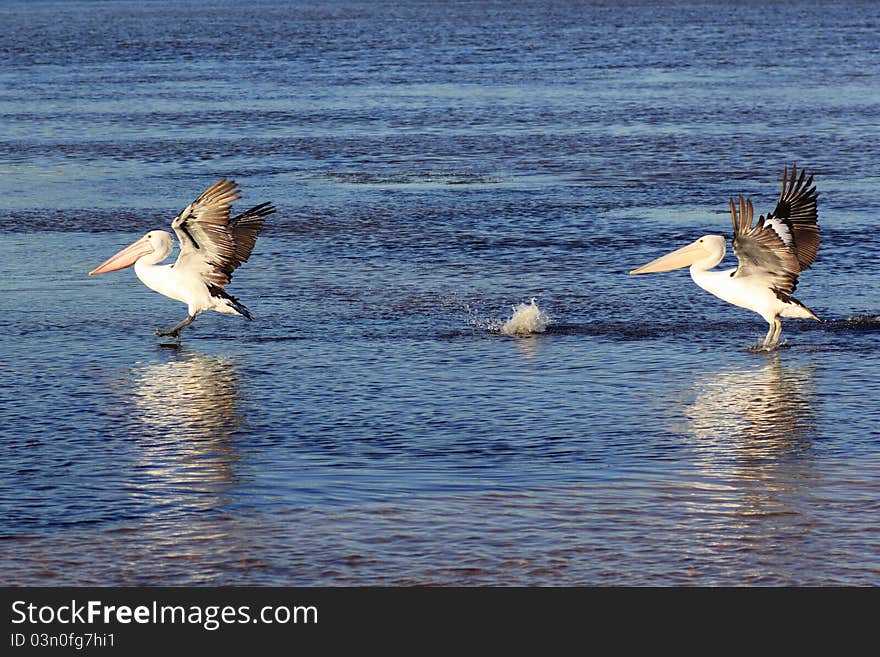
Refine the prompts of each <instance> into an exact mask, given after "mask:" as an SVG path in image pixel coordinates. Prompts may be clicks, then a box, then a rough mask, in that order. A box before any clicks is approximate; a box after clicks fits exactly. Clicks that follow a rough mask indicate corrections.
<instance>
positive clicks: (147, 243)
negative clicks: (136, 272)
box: [89, 230, 174, 276]
mask: <svg viewBox="0 0 880 657" xmlns="http://www.w3.org/2000/svg"><path fill="white" fill-rule="evenodd" d="M172 248H174V241H173V240H172V239H171V235H170V234H169V233H166V232H165V231H164V230H151V231H150V232H149V233H147V234H146V235H144V236H143V237H142V238H140V239H139V240H138V241H137V242H135V243H134V244H132V245H130V246H127V247H125V248H124V249H122V251H120V252H119V253H117V254H116V255H114V256H112V257H110V258H109V259H108V260H106V261H105V262H104V263H102V264H101V265H99V266H98V267H96V268H95V269H93V270H92V271H90V272H89V276H91V275H93V274H106V273H107V272H110V271H116V270H117V269H125V268H126V267H131V266H132V265H133V264H134V263H136V262H137V261H138V260H140V259H141V258H146V260H145V262H149V263H150V264H156V263H157V262H161V261H162V260H164V259H165V258H166V257H167V256H168V254H169V253H171V250H172Z"/></svg>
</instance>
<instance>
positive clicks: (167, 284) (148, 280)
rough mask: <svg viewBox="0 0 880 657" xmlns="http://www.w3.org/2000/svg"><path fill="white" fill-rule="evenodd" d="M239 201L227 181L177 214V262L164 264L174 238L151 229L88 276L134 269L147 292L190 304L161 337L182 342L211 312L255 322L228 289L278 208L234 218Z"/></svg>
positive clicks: (260, 207) (255, 209) (256, 209)
mask: <svg viewBox="0 0 880 657" xmlns="http://www.w3.org/2000/svg"><path fill="white" fill-rule="evenodd" d="M239 198H241V197H240V195H239V192H238V185H237V184H236V183H235V181H233V180H226V179H225V178H223V179H221V180H220V181H218V182H216V183H214V184H213V185H211V186H210V187H209V188H208V189H206V190H205V191H204V192H203V193H202V195H201V196H199V197H198V198H197V199H196V200H195V201H193V202H192V203H191V204H189V205H188V206H186V207H185V208H184V209H183V211H182V212H181V213H180V214H179V215H177V217H176V218H175V219H174V221H173V222H172V223H171V227H172V228H173V229H174V232H175V233H176V234H177V239H178V241H179V242H180V253H179V254H178V256H177V260H176V261H175V262H174V264H170V265H161V264H159V263H160V262H162V261H163V260H165V258H167V257H168V255H169V254H170V253H171V251H172V250H173V248H174V240H173V238H172V237H171V235H170V234H169V233H167V232H165V231H164V230H151V231H150V232H149V233H147V234H146V235H144V236H143V237H142V238H141V239H139V240H138V241H137V242H135V243H134V244H132V245H131V246H128V247H126V248H125V249H123V250H122V251H120V252H119V253H117V254H116V255H114V256H113V257H111V258H110V259H108V260H107V261H106V262H104V263H103V264H101V265H100V266H98V267H96V268H95V269H93V270H92V271H90V272H89V275H90V276H91V275H92V274H105V273H107V272H111V271H116V270H117V269H124V268H125V267H130V266H131V265H134V272H135V274H137V277H138V278H139V279H140V280H141V282H142V283H143V284H144V285H146V286H147V287H148V288H150V289H151V290H155V291H156V292H158V293H159V294H164V295H165V296H166V297H170V298H172V299H175V300H177V301H181V302H183V303H185V304H186V305H187V311H188V313H187V316H186V318H185V319H184V320H183V321H181V322H180V323H178V324H176V325H175V326H172V327H171V328H170V329H165V330H163V329H157V330H156V335H159V336H170V337H174V338H179V337H180V330H181V329H183V328H184V327H186V326H189V325H190V324H192V322H193V320H194V319H195V318H196V315H198V314H199V313H202V312H204V311H206V310H215V311H217V312H221V313H227V314H232V315H241V316H243V317H246V318H247V319H251V314H250V312H248V309H247V308H245V306H244V305H243V304H242V303H241V302H240V301H239V300H238V299H236V298H235V297H233V296H232V295H230V294H229V293H227V292H226V289H225V287H226V285H228V284H229V281H230V280H231V278H232V272H233V271H235V270H236V269H237V268H238V267H239V266H241V264H242V263H243V262H246V261H247V259H248V258H249V257H250V255H251V251H252V250H253V248H254V244H255V243H256V241H257V236H258V235H259V234H260V231H261V230H262V228H263V222H264V221H265V220H266V217H268V216H269V215H270V214H272V213H273V212H275V208H274V207H273V206H272V203H270V202H267V203H261V204H260V205H257V206H254V207H252V208H251V209H250V210H248V211H247V212H244V213H242V214H240V215H238V216H236V217H232V218H230V217H229V212H230V207H231V205H232V203H233V201H236V200H238V199H239Z"/></svg>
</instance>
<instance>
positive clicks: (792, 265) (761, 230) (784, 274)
mask: <svg viewBox="0 0 880 657" xmlns="http://www.w3.org/2000/svg"><path fill="white" fill-rule="evenodd" d="M812 185H813V176H810V177H809V178H806V172H805V171H801V174H800V177H798V176H797V167H796V166H792V168H791V176H790V177H789V175H788V169H785V170H784V171H783V174H782V192H781V193H780V195H779V200H778V201H777V203H776V209H775V210H774V211H773V212H772V213H770V214H768V215H767V217H766V218H765V217H764V216H763V215H762V216H761V217H760V218H759V219H758V221H757V223H756V224H755V225H754V226H752V221H753V219H754V210H753V208H752V202H751V200H744V199H743V197H742V196H740V197H739V201H738V203H734V201H733V199H731V200H730V214H731V218H732V219H733V251H734V253H735V254H736V256H737V259H738V260H739V266H738V267H736V268H733V269H725V270H716V269H714V268H715V267H716V266H717V265H718V264H719V263H720V262H721V261H722V260H723V259H724V255H725V253H726V251H727V246H726V242H725V239H724V237H722V236H721V235H704V236H703V237H701V238H700V239H698V240H697V241H695V242H693V243H691V244H689V245H687V246H684V247H682V248H680V249H678V250H676V251H673V252H672V253H668V254H666V255H665V256H661V257H660V258H657V259H656V260H653V261H651V262H649V263H648V264H646V265H643V266H641V267H638V268H637V269H633V270H632V271H631V272H630V274H650V273H655V272H664V271H670V270H673V269H680V268H682V267H688V266H689V267H690V274H691V278H692V279H693V281H694V282H695V283H696V284H697V285H699V286H700V287H701V288H703V289H704V290H706V291H707V292H710V293H711V294H714V295H715V296H716V297H718V298H719V299H722V300H724V301H726V302H728V303H731V304H733V305H735V306H739V307H741V308H748V309H749V310H752V311H754V312H756V313H758V314H759V315H761V317H763V318H764V319H765V320H766V321H767V323H768V324H770V329H769V330H768V332H767V336H766V337H765V338H764V342H763V343H762V345H761V348H762V349H765V350H767V351H770V350H773V349H775V348H777V347H778V346H779V336H780V334H781V333H782V321H781V320H780V317H794V318H801V319H815V320H817V321H818V320H819V318H818V317H816V314H815V313H814V312H813V311H812V310H810V309H809V308H807V307H806V306H805V305H804V304H802V303H801V302H800V301H798V300H797V299H795V298H794V297H793V296H791V294H792V292H794V290H795V288H796V287H797V280H798V275H799V274H800V273H801V272H802V271H803V270H805V269H809V268H810V267H811V266H812V264H813V261H814V260H815V258H816V253H817V252H818V250H819V226H818V223H817V209H816V204H817V197H818V194H817V193H816V187H815V186H812Z"/></svg>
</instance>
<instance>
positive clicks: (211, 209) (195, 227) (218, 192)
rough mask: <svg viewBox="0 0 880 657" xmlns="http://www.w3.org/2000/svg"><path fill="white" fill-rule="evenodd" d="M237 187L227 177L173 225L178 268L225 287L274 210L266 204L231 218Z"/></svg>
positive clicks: (193, 203)
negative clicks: (177, 249)
mask: <svg viewBox="0 0 880 657" xmlns="http://www.w3.org/2000/svg"><path fill="white" fill-rule="evenodd" d="M239 198H240V194H239V192H238V185H237V184H236V183H235V181H233V180H226V179H225V178H223V179H221V180H219V181H218V182H216V183H214V184H213V185H211V186H210V187H209V188H208V189H206V190H205V191H204V192H203V193H202V195H201V196H199V197H198V198H197V199H196V200H195V201H193V202H192V203H191V204H190V205H188V206H187V207H186V208H184V210H183V211H182V212H181V213H180V214H179V215H177V217H176V218H175V219H174V221H173V222H172V224H171V227H172V228H173V229H174V232H175V233H177V238H178V239H179V240H180V255H179V256H178V258H177V261H176V262H175V263H174V266H175V267H181V268H187V269H192V270H195V271H197V272H198V273H199V274H201V276H202V278H204V279H205V281H206V282H208V283H210V284H213V285H217V286H220V287H223V286H224V285H227V284H228V283H229V281H230V280H231V278H232V272H233V271H235V270H236V269H237V268H238V267H239V266H240V265H241V263H243V262H245V261H246V260H247V259H248V257H249V256H250V254H251V250H253V248H254V244H255V242H256V240H257V235H259V233H260V230H261V229H262V227H263V222H264V221H265V219H266V217H267V216H268V215H270V214H272V212H274V211H275V209H274V208H273V207H272V205H271V203H263V204H261V205H258V206H256V207H254V208H251V209H250V210H248V211H247V212H245V213H243V214H241V215H239V216H237V217H234V218H233V219H230V218H229V211H230V207H231V205H232V203H233V201H236V200H238V199H239Z"/></svg>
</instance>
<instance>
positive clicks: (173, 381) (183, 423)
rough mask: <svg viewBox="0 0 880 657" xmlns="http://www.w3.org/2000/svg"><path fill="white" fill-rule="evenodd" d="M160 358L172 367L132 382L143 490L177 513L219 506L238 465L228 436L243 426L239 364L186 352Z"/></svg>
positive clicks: (158, 367)
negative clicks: (236, 369) (237, 405)
mask: <svg viewBox="0 0 880 657" xmlns="http://www.w3.org/2000/svg"><path fill="white" fill-rule="evenodd" d="M162 353H163V355H166V356H167V360H166V362H163V363H160V364H151V365H147V366H146V367H141V368H138V369H136V370H135V372H134V373H133V376H132V379H133V381H132V383H133V401H134V406H135V409H136V412H137V416H138V417H137V420H138V422H139V423H140V432H139V435H140V438H139V446H138V450H137V454H138V457H137V458H138V460H139V463H140V467H139V468H138V470H139V472H140V476H139V477H138V480H139V482H140V486H139V487H141V488H142V489H143V490H142V492H143V494H145V495H149V496H150V497H152V498H155V497H156V496H159V497H161V498H162V499H161V501H160V500H155V501H157V502H160V503H161V504H162V505H163V506H164V505H167V504H170V505H173V508H175V509H176V510H180V509H181V507H184V508H188V509H190V510H192V509H193V508H195V509H199V510H204V509H206V508H216V507H217V506H218V505H222V504H223V502H224V500H223V499H222V498H223V495H224V494H225V491H227V490H228V489H229V487H230V485H231V484H232V482H233V481H234V479H235V471H234V466H235V463H236V462H237V461H238V460H239V456H238V454H237V451H236V449H235V446H234V444H233V442H232V441H231V438H230V437H231V435H232V434H233V433H234V432H235V431H236V430H237V429H238V427H239V426H240V424H241V416H240V415H239V414H238V412H237V409H236V396H237V394H238V382H237V378H236V375H235V368H234V366H233V362H232V360H230V359H229V358H224V357H218V356H210V355H206V354H201V353H197V352H193V351H190V350H188V349H185V348H182V347H177V348H175V349H174V350H173V351H170V350H167V349H163V351H162Z"/></svg>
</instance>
